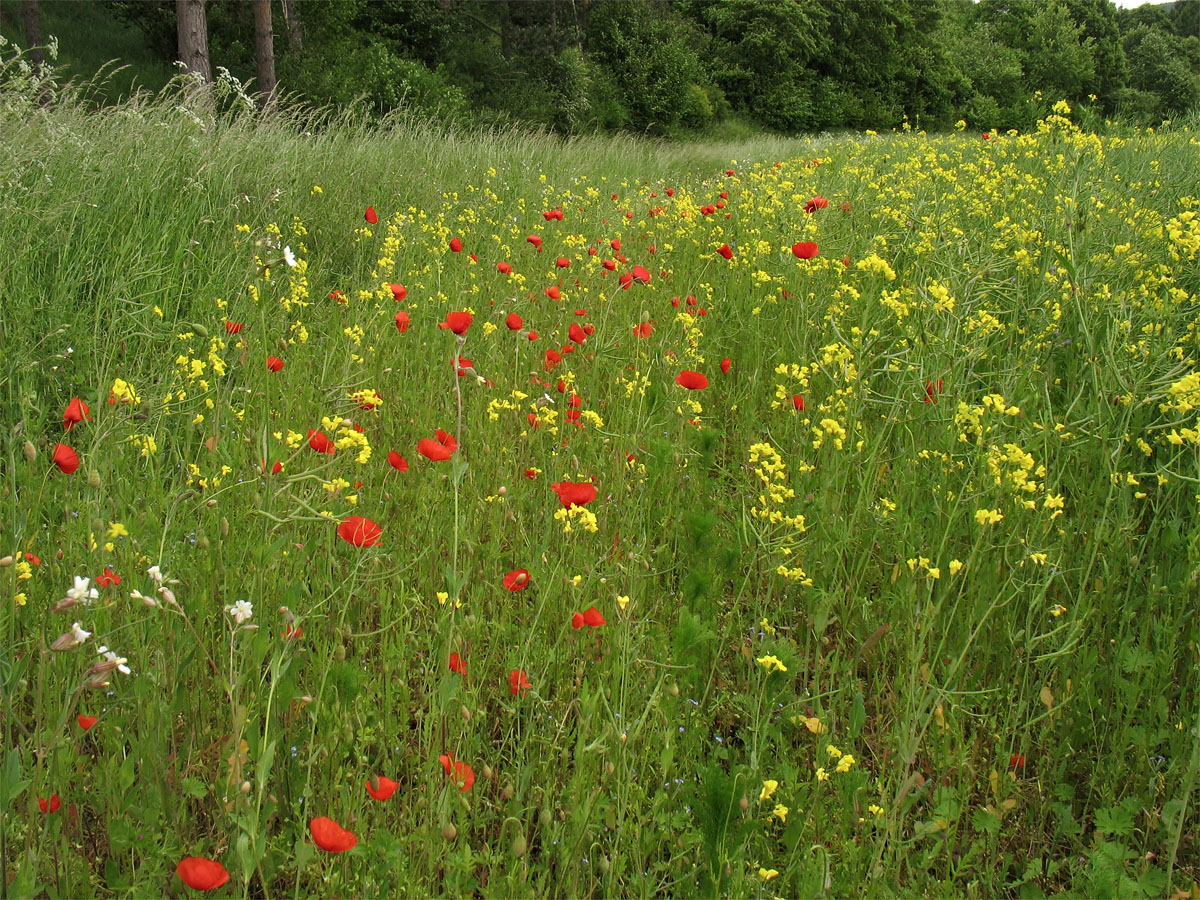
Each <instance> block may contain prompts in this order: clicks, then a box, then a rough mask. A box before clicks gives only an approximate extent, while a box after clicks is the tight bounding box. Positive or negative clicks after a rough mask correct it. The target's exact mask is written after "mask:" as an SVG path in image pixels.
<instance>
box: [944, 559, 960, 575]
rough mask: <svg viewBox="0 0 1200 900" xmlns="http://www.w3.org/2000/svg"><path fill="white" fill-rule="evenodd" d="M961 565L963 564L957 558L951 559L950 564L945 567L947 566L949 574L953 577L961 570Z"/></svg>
mask: <svg viewBox="0 0 1200 900" xmlns="http://www.w3.org/2000/svg"><path fill="white" fill-rule="evenodd" d="M962 567H963V564H962V563H961V562H960V561H959V560H957V559H952V560H950V564H949V565H948V566H947V567H946V568H948V569H949V570H950V575H951V577H953V576H955V575H957V574H958V573H959V572H960V571H961V570H962Z"/></svg>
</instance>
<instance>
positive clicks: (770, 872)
mask: <svg viewBox="0 0 1200 900" xmlns="http://www.w3.org/2000/svg"><path fill="white" fill-rule="evenodd" d="M758 877H759V878H761V879H762V880H763V881H770V880H771V879H772V878H778V877H779V871H778V870H777V869H764V868H762V867H761V866H760V867H759V869H758Z"/></svg>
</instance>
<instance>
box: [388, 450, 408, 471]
mask: <svg viewBox="0 0 1200 900" xmlns="http://www.w3.org/2000/svg"><path fill="white" fill-rule="evenodd" d="M387 461H388V465H389V466H391V467H392V468H393V469H395V470H396V471H397V472H407V471H408V460H407V459H405V458H404V457H403V456H401V455H400V454H399V453H397V452H396V451H395V450H393V451H391V452H390V453H389V454H388V455H387Z"/></svg>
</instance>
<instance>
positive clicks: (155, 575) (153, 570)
mask: <svg viewBox="0 0 1200 900" xmlns="http://www.w3.org/2000/svg"><path fill="white" fill-rule="evenodd" d="M146 574H147V575H149V576H150V577H151V578H152V579H154V583H155V584H162V583H163V573H162V570H161V569H160V568H159V567H158V566H151V567H150V568H148V569H147V570H146Z"/></svg>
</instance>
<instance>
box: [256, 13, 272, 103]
mask: <svg viewBox="0 0 1200 900" xmlns="http://www.w3.org/2000/svg"><path fill="white" fill-rule="evenodd" d="M254 57H255V59H256V60H257V62H258V90H259V93H261V94H262V97H263V107H264V108H267V109H269V108H271V107H273V106H274V105H275V32H274V30H273V28H272V27H271V0H254Z"/></svg>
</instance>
